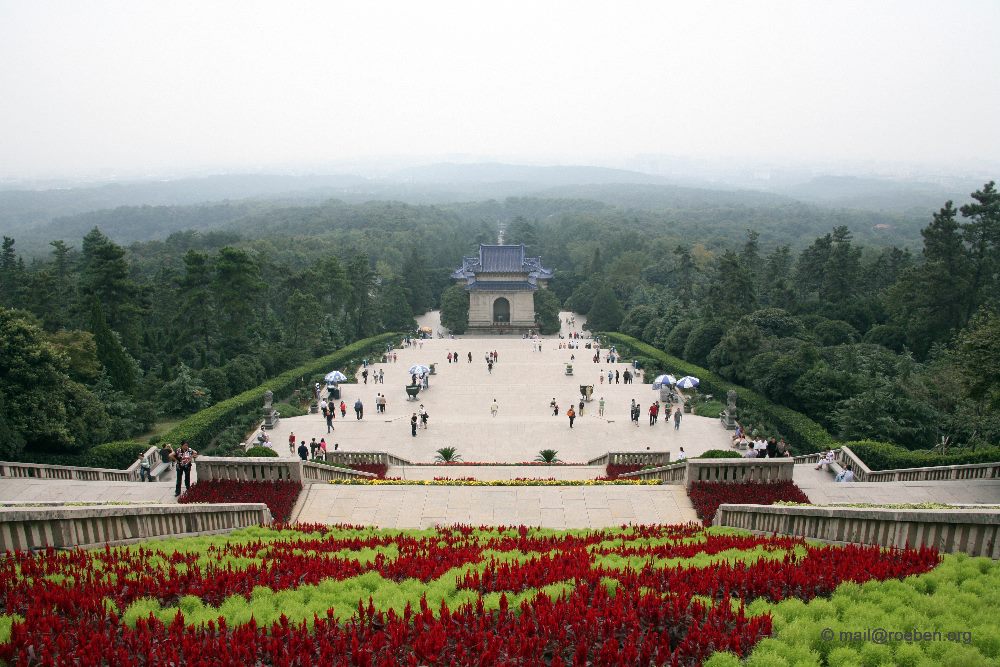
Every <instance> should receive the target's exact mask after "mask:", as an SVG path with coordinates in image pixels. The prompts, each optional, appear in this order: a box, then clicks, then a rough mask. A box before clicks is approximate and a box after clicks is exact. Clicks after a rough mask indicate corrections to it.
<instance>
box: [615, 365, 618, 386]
mask: <svg viewBox="0 0 1000 667" xmlns="http://www.w3.org/2000/svg"><path fill="white" fill-rule="evenodd" d="M618 377H619V375H618V369H617V368H616V369H615V384H619V382H618Z"/></svg>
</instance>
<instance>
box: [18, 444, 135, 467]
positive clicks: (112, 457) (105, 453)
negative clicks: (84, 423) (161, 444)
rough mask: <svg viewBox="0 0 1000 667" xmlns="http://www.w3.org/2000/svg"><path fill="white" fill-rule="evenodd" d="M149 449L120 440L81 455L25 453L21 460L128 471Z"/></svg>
mask: <svg viewBox="0 0 1000 667" xmlns="http://www.w3.org/2000/svg"><path fill="white" fill-rule="evenodd" d="M149 448H150V445H144V444H142V443H141V442H135V441H132V440H119V441H116V442H106V443H104V444H103V445H95V446H94V447H91V448H90V449H87V450H84V451H83V452H81V453H80V454H31V453H29V452H25V453H24V455H22V456H20V457H19V459H20V460H21V461H24V462H26V463H42V464H45V465H56V466H80V467H83V468H110V469H113V470H126V469H127V468H129V467H130V466H131V465H132V464H133V463H135V461H136V459H138V458H139V457H140V456H141V455H142V454H145V453H146V450H147V449H149Z"/></svg>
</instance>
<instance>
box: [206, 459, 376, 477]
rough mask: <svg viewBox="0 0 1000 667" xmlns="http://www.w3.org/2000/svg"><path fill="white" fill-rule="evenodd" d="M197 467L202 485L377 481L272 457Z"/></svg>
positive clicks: (208, 462) (217, 461) (343, 470)
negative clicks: (221, 482) (216, 482)
mask: <svg viewBox="0 0 1000 667" xmlns="http://www.w3.org/2000/svg"><path fill="white" fill-rule="evenodd" d="M195 466H196V467H197V469H198V481H199V482H208V481H211V480H214V479H225V480H236V481H240V482H279V481H283V480H288V481H294V482H301V483H302V484H313V483H316V482H328V481H330V480H331V479H347V478H351V477H375V475H372V474H371V473H367V472H359V471H357V470H348V469H346V468H331V467H330V466H327V465H323V464H321V463H310V462H306V461H289V460H286V459H276V458H271V457H237V458H221V457H209V456H202V457H200V458H198V460H197V462H196V464H195Z"/></svg>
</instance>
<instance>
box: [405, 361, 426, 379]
mask: <svg viewBox="0 0 1000 667" xmlns="http://www.w3.org/2000/svg"><path fill="white" fill-rule="evenodd" d="M407 372H408V373H409V374H410V375H416V376H418V377H419V376H421V375H427V374H428V373H430V372H431V369H430V368H428V367H427V366H424V365H423V364H414V365H412V366H410V370H409V371H407Z"/></svg>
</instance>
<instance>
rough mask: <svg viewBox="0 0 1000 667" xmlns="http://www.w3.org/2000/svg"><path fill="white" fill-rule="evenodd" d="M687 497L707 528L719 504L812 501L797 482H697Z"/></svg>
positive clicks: (771, 503)
mask: <svg viewBox="0 0 1000 667" xmlns="http://www.w3.org/2000/svg"><path fill="white" fill-rule="evenodd" d="M688 495H689V496H690V497H691V504H692V505H694V511H695V512H696V513H697V514H698V518H699V519H701V520H702V522H703V523H704V524H705V525H706V526H711V525H712V521H713V520H714V519H715V512H716V510H718V509H719V505H723V504H726V503H731V504H751V505H773V504H774V503H776V502H778V501H781V500H784V501H792V502H796V503H808V502H809V498H808V497H807V496H806V494H804V493H802V489H800V488H799V487H797V486H796V485H795V482H771V483H766V482H741V483H730V482H695V483H693V484H692V485H691V488H690V489H688Z"/></svg>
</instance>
